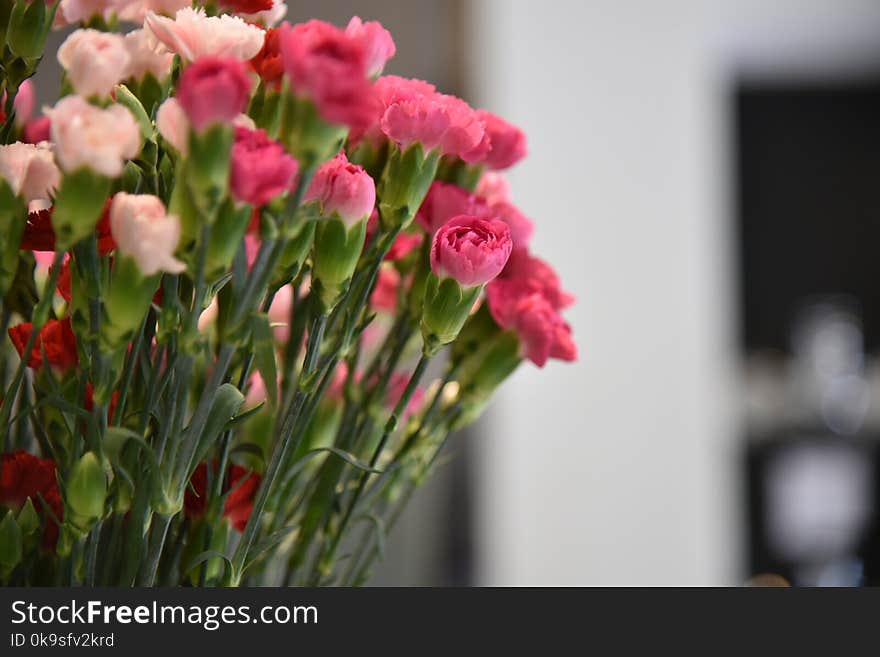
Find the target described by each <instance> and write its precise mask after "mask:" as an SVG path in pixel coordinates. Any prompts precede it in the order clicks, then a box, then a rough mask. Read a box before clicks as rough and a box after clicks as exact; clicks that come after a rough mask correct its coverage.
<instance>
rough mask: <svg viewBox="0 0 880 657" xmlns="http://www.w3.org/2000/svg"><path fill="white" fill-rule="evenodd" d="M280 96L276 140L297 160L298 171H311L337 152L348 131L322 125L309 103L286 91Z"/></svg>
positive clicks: (310, 102) (343, 127)
mask: <svg viewBox="0 0 880 657" xmlns="http://www.w3.org/2000/svg"><path fill="white" fill-rule="evenodd" d="M281 94H282V97H281V100H280V102H281V104H282V108H281V123H280V129H279V134H278V139H279V141H280V142H281V143H282V144H283V145H284V147H285V148H286V149H287V150H288V152H290V153H291V154H292V155H293V156H294V157H296V159H297V161H298V162H299V168H300V171H310V170H314V169H315V168H317V167H318V166H319V165H321V164H322V163H324V162H326V161H327V160H329V159H330V158H331V157H333V156H334V155H336V153H338V152H339V149H340V148H342V145H343V143H345V137H346V136H347V135H348V128H347V127H346V126H341V125H337V124H334V123H327V122H326V121H324V120H323V119H322V118H321V117H320V116H319V114H318V110H317V108H316V107H315V105H314V103H312V101H310V100H307V99H304V98H297V97H296V96H294V95H293V94H292V93H291V92H290V91H288V90H287V89H286V88H285V90H283V91H282V92H281Z"/></svg>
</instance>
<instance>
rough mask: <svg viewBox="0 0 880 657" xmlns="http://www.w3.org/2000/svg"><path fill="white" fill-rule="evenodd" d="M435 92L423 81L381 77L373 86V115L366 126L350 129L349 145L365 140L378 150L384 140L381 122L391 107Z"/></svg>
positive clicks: (391, 76)
mask: <svg viewBox="0 0 880 657" xmlns="http://www.w3.org/2000/svg"><path fill="white" fill-rule="evenodd" d="M436 92H437V88H436V87H435V86H434V85H433V84H431V83H430V82H425V81H424V80H416V79H411V78H402V77H400V76H397V75H383V76H382V77H380V78H379V79H377V80H376V82H375V84H374V85H373V115H372V117H371V119H370V121H369V122H368V123H367V124H365V125H363V126H356V127H353V128H352V130H351V132H349V135H348V141H349V144H350V145H351V146H356V145H357V144H359V143H360V142H361V141H362V140H366V141H367V143H369V144H371V145H372V146H374V147H377V148H378V147H379V146H381V144H382V143H383V142H384V141H385V140H386V137H385V134H384V133H383V132H382V126H381V122H382V117H383V116H384V115H385V112H386V110H387V109H388V108H389V107H391V105H393V104H394V103H397V102H401V101H405V100H408V99H410V98H413V97H416V96H432V95H434V94H435V93H436Z"/></svg>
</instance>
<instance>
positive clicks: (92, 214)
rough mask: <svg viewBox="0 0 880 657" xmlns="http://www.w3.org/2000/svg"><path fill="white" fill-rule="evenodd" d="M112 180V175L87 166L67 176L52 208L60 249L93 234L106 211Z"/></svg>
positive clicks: (57, 245) (53, 223) (56, 242)
mask: <svg viewBox="0 0 880 657" xmlns="http://www.w3.org/2000/svg"><path fill="white" fill-rule="evenodd" d="M110 183H111V181H110V179H109V178H106V177H105V176H102V175H101V174H99V173H95V172H94V171H92V170H91V169H87V168H82V169H77V170H76V171H73V172H71V173H67V174H65V175H64V178H62V180H61V187H60V188H59V189H58V194H57V195H56V196H55V207H54V208H53V210H52V228H53V229H54V230H55V250H56V251H66V250H68V249H69V248H70V247H71V246H73V245H74V244H76V243H77V242H79V241H80V240H81V239H83V238H85V237H88V236H89V235H91V234H92V232H93V231H94V230H95V226H96V225H97V223H98V220H99V219H100V218H101V212H102V211H103V210H104V203H105V201H106V200H107V195H108V194H109V193H110Z"/></svg>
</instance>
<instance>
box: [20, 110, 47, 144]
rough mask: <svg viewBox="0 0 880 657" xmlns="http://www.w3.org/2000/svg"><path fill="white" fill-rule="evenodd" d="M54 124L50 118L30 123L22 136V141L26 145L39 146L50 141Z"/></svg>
mask: <svg viewBox="0 0 880 657" xmlns="http://www.w3.org/2000/svg"><path fill="white" fill-rule="evenodd" d="M51 130H52V122H51V121H50V120H49V117H48V116H41V117H39V118H38V119H31V120H30V121H28V122H27V123H26V124H25V126H24V130H23V132H22V135H21V140H22V141H23V142H24V143H26V144H39V143H40V142H41V141H49V138H50V132H51Z"/></svg>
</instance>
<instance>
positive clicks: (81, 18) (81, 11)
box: [55, 0, 131, 25]
mask: <svg viewBox="0 0 880 657" xmlns="http://www.w3.org/2000/svg"><path fill="white" fill-rule="evenodd" d="M130 1H131V0H61V4H59V5H58V11H57V12H56V13H55V19H56V20H55V23H56V25H68V24H73V23H84V22H86V21H88V20H89V19H90V18H91V17H92V16H96V15H97V16H100V17H101V18H104V19H110V18H112V17H113V16H114V15H116V14H117V13H118V12H119V11H120V9H122V8H124V7H125V6H126V5H127V4H129V2H130Z"/></svg>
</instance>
